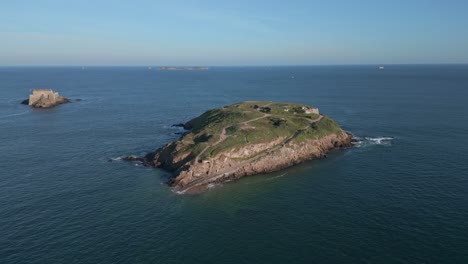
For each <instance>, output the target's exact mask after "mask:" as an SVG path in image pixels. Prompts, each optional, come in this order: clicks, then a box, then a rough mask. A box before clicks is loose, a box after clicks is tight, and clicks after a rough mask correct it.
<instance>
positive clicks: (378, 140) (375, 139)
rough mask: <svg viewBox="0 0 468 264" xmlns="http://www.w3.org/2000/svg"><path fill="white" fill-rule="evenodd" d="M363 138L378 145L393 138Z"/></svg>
mask: <svg viewBox="0 0 468 264" xmlns="http://www.w3.org/2000/svg"><path fill="white" fill-rule="evenodd" d="M365 139H366V140H368V141H370V142H373V143H375V144H379V145H380V144H386V143H389V141H391V140H393V138H392V137H366V138H365Z"/></svg>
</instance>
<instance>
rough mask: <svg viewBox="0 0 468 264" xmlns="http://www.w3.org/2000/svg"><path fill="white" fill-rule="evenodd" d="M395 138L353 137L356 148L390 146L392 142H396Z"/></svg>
mask: <svg viewBox="0 0 468 264" xmlns="http://www.w3.org/2000/svg"><path fill="white" fill-rule="evenodd" d="M394 139H395V138H394V137H388V136H381V137H364V138H361V137H357V136H353V142H352V144H353V145H354V146H355V147H358V148H360V147H367V146H371V145H383V146H390V145H391V144H392V140H394Z"/></svg>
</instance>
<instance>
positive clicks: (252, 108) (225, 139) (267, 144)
mask: <svg viewBox="0 0 468 264" xmlns="http://www.w3.org/2000/svg"><path fill="white" fill-rule="evenodd" d="M318 113H319V112H318V109H317V108H313V107H309V106H305V105H301V104H291V103H272V102H243V103H238V104H234V105H230V106H225V107H222V108H218V109H212V110H209V111H207V112H205V113H204V114H202V115H201V116H199V117H197V118H195V119H193V120H191V121H189V122H187V123H185V124H182V125H183V126H184V128H186V129H188V130H189V132H188V133H187V134H185V135H183V136H182V137H181V138H180V139H179V140H177V141H174V142H171V143H169V144H167V145H165V146H164V147H162V148H160V149H158V150H157V151H155V152H154V153H150V154H148V155H147V156H146V157H145V158H144V159H143V160H144V162H145V164H146V165H149V166H155V167H162V168H165V169H167V170H170V171H173V172H174V174H175V175H174V178H173V179H172V180H171V181H170V185H172V186H174V187H176V188H177V189H178V190H179V191H181V192H198V191H203V190H204V189H206V187H207V185H208V184H210V183H219V182H224V181H227V180H233V179H238V178H240V177H242V176H246V175H253V174H258V173H264V172H272V171H277V170H280V169H283V168H286V167H290V166H293V165H295V164H298V163H301V162H303V161H306V160H312V159H317V158H322V157H324V156H325V155H326V153H327V152H329V151H330V150H332V149H334V148H340V147H347V146H351V136H350V135H349V134H347V133H346V132H345V131H343V130H342V129H341V128H340V127H339V125H338V124H337V123H336V122H334V121H333V120H331V119H330V118H328V117H326V116H324V115H320V114H318Z"/></svg>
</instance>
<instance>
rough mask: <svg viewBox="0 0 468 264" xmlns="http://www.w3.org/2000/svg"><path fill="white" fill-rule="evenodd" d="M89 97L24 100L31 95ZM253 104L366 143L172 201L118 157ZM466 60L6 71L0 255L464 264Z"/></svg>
mask: <svg viewBox="0 0 468 264" xmlns="http://www.w3.org/2000/svg"><path fill="white" fill-rule="evenodd" d="M43 87H45V88H51V89H54V90H57V91H58V92H60V94H62V95H64V96H66V97H68V98H72V99H82V101H80V102H73V103H70V104H65V105H60V106H58V107H56V108H53V109H30V108H29V107H28V106H25V105H21V104H19V103H20V101H22V100H23V99H26V98H27V97H28V94H29V91H30V89H34V88H43ZM245 100H267V101H280V102H297V103H304V104H308V105H312V106H317V107H319V109H320V111H321V112H322V113H324V114H325V115H327V116H330V117H331V118H332V119H334V120H336V121H337V122H338V123H339V124H340V125H341V126H342V127H343V128H344V129H345V130H346V131H349V132H351V133H352V134H354V135H355V136H356V137H359V138H360V139H361V143H360V144H359V145H357V146H356V147H354V148H350V149H346V150H340V151H334V152H333V153H331V154H330V155H329V156H328V157H327V158H326V159H322V160H316V161H311V162H307V163H303V164H301V165H299V166H296V167H293V168H289V169H286V170H283V171H280V172H276V173H271V174H264V175H256V176H251V177H246V178H243V179H241V180H239V181H236V182H230V183H226V184H221V185H214V186H211V187H212V188H210V190H209V191H207V192H205V193H202V194H198V195H178V194H176V193H174V192H173V191H172V190H171V188H170V187H168V186H167V185H165V184H164V182H165V181H166V180H167V179H168V178H169V177H170V174H169V173H168V172H166V171H163V170H161V169H154V168H146V167H143V166H138V164H134V163H127V162H123V161H121V160H120V157H122V156H128V155H142V154H144V153H146V152H149V151H153V150H155V149H156V148H158V147H161V146H162V145H164V144H166V143H168V142H170V141H171V140H175V139H177V138H178V135H177V134H176V133H177V132H180V128H175V127H172V126H171V125H172V124H175V123H180V122H184V121H187V120H189V119H191V118H193V117H196V116H198V115H200V114H201V113H203V112H204V111H206V110H208V109H210V108H215V107H221V106H224V105H229V104H233V103H236V102H240V101H245ZM467 135H468V65H385V69H384V70H378V69H377V68H376V67H375V66H372V65H363V66H310V67H212V68H210V69H209V70H206V71H159V70H156V69H155V68H153V69H151V70H150V69H148V68H147V67H85V68H82V67H2V68H0V168H1V170H0V263H2V264H12V263H47V264H50V263H236V264H239V263H468V237H467V236H468V233H467V231H468V151H467V147H466V145H465V144H466V143H467V139H466V136H467Z"/></svg>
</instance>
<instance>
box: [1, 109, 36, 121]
mask: <svg viewBox="0 0 468 264" xmlns="http://www.w3.org/2000/svg"><path fill="white" fill-rule="evenodd" d="M29 112H30V111H29V110H28V111H23V112H19V113H14V114H9V115H4V116H0V119H4V118H9V117H13V116H19V115H24V114H27V113H29Z"/></svg>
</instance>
